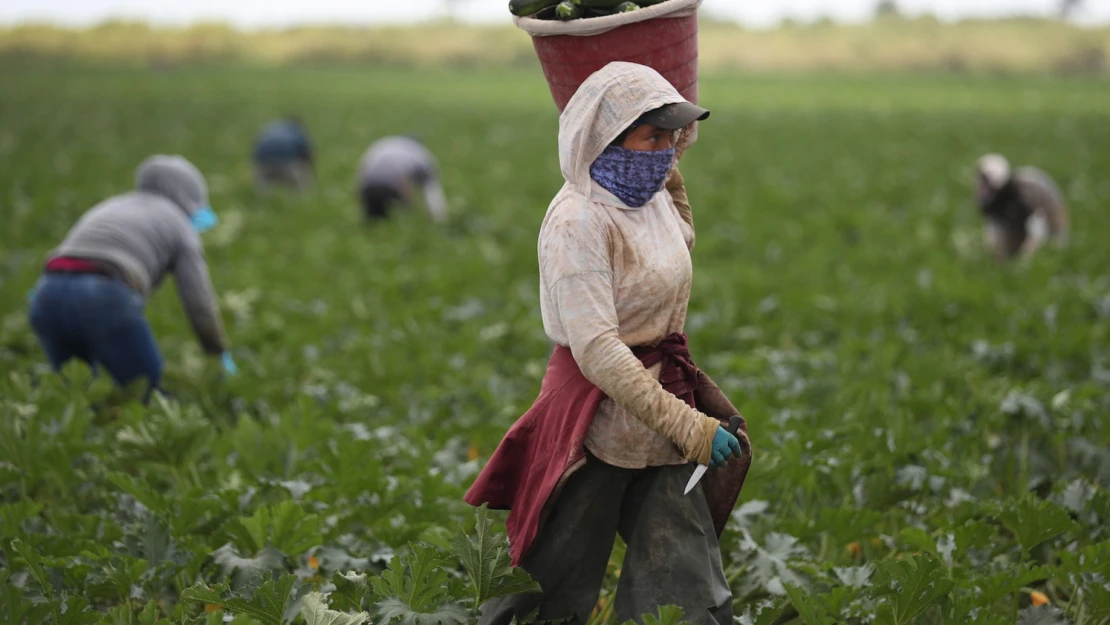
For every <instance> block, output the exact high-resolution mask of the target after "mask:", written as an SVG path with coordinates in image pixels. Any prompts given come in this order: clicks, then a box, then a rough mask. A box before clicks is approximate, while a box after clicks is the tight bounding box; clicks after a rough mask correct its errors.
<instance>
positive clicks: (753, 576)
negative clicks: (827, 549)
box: [733, 530, 806, 596]
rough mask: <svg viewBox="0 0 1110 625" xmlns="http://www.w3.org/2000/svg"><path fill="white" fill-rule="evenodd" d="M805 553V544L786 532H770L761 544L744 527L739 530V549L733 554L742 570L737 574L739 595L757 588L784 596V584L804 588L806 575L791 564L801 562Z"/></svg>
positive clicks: (746, 593)
mask: <svg viewBox="0 0 1110 625" xmlns="http://www.w3.org/2000/svg"><path fill="white" fill-rule="evenodd" d="M805 556H806V549H805V547H803V546H802V545H801V544H800V543H799V542H798V539H797V538H795V537H793V536H790V535H788V534H782V533H779V532H772V533H770V534H768V535H767V536H766V537H765V539H764V543H763V544H762V545H760V544H759V543H757V542H756V541H755V539H753V538H752V536H751V534H749V533H748V532H747V530H744V531H742V538H741V540H740V543H739V546H738V549H737V551H736V552H735V553H734V554H733V559H734V560H735V561H736V564H737V565H739V566H741V567H744V569H745V571H744V573H743V575H741V577H740V579H741V588H740V596H746V595H748V594H750V593H752V592H754V591H756V590H761V591H763V592H768V593H771V594H773V595H785V594H786V588H785V587H786V586H801V587H804V586H805V578H803V577H802V576H801V575H800V574H798V573H797V572H796V571H794V569H793V568H792V567H793V566H794V564H795V563H796V562H804V561H805Z"/></svg>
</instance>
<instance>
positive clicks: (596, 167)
mask: <svg viewBox="0 0 1110 625" xmlns="http://www.w3.org/2000/svg"><path fill="white" fill-rule="evenodd" d="M707 117H709V111H707V110H705V109H703V108H701V107H699V106H697V105H694V104H691V103H689V102H676V103H673V104H665V105H663V106H661V107H658V108H655V109H652V110H650V111H648V112H646V113H644V114H642V115H640V116H639V117H638V118H636V121H634V122H632V124H630V125H629V126H628V127H627V128H625V129H624V131H623V132H621V134H620V135H618V136H617V138H616V139H614V140H613V142H612V143H610V144H609V147H607V148H605V150H604V151H602V153H601V155H600V156H598V157H597V159H596V160H595V161H594V163H593V165H591V166H590V176H591V177H592V178H593V179H594V180H595V181H596V182H597V183H598V184H600V185H601V186H602V187H604V188H605V189H607V190H608V191H609V192H610V193H613V194H614V195H616V196H617V197H618V198H620V200H621V201H622V202H624V203H625V204H626V205H628V206H630V207H633V208H638V207H640V206H643V205H644V204H647V203H648V201H650V200H651V198H652V196H654V195H655V194H656V193H658V192H659V191H661V190H663V185H664V183H665V182H666V181H667V176H668V175H669V174H670V172H671V168H672V167H673V166H674V162H675V142H676V140H677V138H678V131H679V130H681V129H683V128H686V127H687V126H689V125H690V124H693V123H694V122H696V121H699V120H703V119H705V118H707Z"/></svg>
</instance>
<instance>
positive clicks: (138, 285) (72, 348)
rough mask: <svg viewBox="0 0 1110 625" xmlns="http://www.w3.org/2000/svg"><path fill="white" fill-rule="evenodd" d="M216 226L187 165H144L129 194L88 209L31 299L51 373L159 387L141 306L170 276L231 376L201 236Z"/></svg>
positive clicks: (160, 160)
mask: <svg viewBox="0 0 1110 625" xmlns="http://www.w3.org/2000/svg"><path fill="white" fill-rule="evenodd" d="M215 225H216V215H215V213H214V212H213V211H212V208H211V207H210V206H209V204H208V187H207V185H206V184H205V181H204V177H203V176H202V175H201V173H200V171H198V170H197V168H196V167H194V166H193V164H192V163H190V162H189V161H187V160H185V159H184V158H182V157H180V156H163V155H156V156H151V157H149V158H147V159H146V160H144V161H143V162H142V163H141V164H140V165H139V167H138V169H137V170H136V173H135V190H134V191H131V192H128V193H124V194H122V195H116V196H114V197H110V198H108V199H106V200H104V201H103V202H100V203H99V204H97V205H96V206H94V207H93V208H92V209H90V210H89V211H88V212H86V213H85V214H84V215H83V216H82V217H81V219H79V220H78V221H77V224H76V225H74V226H73V228H72V229H70V231H69V234H67V235H66V238H65V240H64V241H62V244H61V245H60V246H59V247H58V248H57V249H55V250H53V251H52V252H51V253H50V254H49V256H48V258H47V262H46V267H45V270H44V273H43V276H42V278H41V279H40V280H39V282H38V284H37V285H36V287H35V290H34V292H33V293H32V295H31V307H30V321H31V327H32V328H33V329H34V331H35V334H36V335H37V336H38V339H39V342H40V343H41V344H42V347H43V349H44V350H45V351H46V355H47V357H48V358H49V360H50V364H51V365H52V366H53V367H54V369H55V370H56V371H57V370H60V369H61V367H62V365H64V364H65V363H66V362H67V361H69V360H70V359H72V358H78V359H80V360H83V361H85V362H87V363H89V364H90V365H91V366H92V367H93V368H94V370H97V369H98V368H99V367H101V366H102V367H103V368H104V369H106V370H107V371H108V373H109V374H110V375H111V376H112V378H113V379H114V380H115V381H116V382H117V383H118V384H119V385H121V386H126V385H129V384H131V383H132V382H134V381H135V380H137V379H140V378H145V379H146V380H147V382H148V384H149V385H150V386H149V388H150V389H156V388H160V384H161V380H162V356H161V354H160V353H159V351H158V345H157V344H156V343H155V340H154V335H153V333H152V332H151V329H150V325H149V324H148V323H147V321H146V318H145V317H144V315H143V308H144V306H145V303H146V299H147V297H148V296H149V295H150V294H151V293H152V292H153V291H154V290H155V289H156V288H158V286H159V284H161V282H162V280H163V278H165V276H166V274H167V273H172V274H173V275H174V281H175V282H176V284H177V292H178V295H179V296H180V298H181V303H182V304H183V305H184V308H185V313H186V314H187V315H188V317H189V321H190V322H191V324H192V327H193V330H194V332H195V333H196V335H197V338H198V339H199V340H200V343H201V345H202V346H203V348H204V350H205V351H206V352H207V353H209V354H211V355H214V356H219V357H220V358H221V361H222V364H223V367H224V369H225V370H226V371H227V372H228V373H230V374H234V373H235V371H236V367H235V362H234V360H233V359H232V357H231V354H230V353H229V352H228V348H227V341H226V340H225V338H224V331H223V324H222V322H221V320H220V312H219V308H218V307H217V303H216V294H215V293H214V292H213V289H212V283H211V281H210V280H209V277H208V267H207V264H206V263H205V259H204V247H203V244H202V243H201V239H200V233H201V232H203V231H205V230H208V229H210V228H212V227H213V226H215ZM148 397H149V390H148Z"/></svg>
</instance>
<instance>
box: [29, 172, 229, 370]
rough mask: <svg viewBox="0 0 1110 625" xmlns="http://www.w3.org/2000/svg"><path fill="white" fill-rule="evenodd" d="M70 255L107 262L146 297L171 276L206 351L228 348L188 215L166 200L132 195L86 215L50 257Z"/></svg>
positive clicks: (111, 200)
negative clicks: (168, 274)
mask: <svg viewBox="0 0 1110 625" xmlns="http://www.w3.org/2000/svg"><path fill="white" fill-rule="evenodd" d="M58 256H69V257H75V258H83V259H88V260H96V261H101V262H105V263H109V264H111V265H112V266H113V267H115V268H116V269H118V270H119V271H120V272H121V273H122V274H123V276H124V279H125V280H126V282H127V283H128V284H129V285H131V286H132V287H133V288H135V289H137V290H139V292H140V293H141V294H142V295H143V297H144V298H145V297H148V296H149V295H150V294H151V293H152V292H153V291H154V290H155V289H156V288H158V286H159V285H160V284H161V282H162V280H163V279H164V278H165V276H166V274H167V273H172V274H174V281H175V282H176V283H177V292H178V295H179V297H180V298H181V303H182V305H183V307H184V308H185V313H186V315H187V316H188V318H189V322H190V324H191V325H192V327H193V331H194V332H195V333H196V335H197V339H198V340H199V341H200V344H201V346H202V347H203V348H204V350H205V351H206V352H208V353H210V354H218V353H221V352H223V351H226V349H227V342H226V339H225V338H224V330H223V324H222V322H221V320H220V313H219V307H218V304H217V300H216V295H215V291H214V289H213V287H212V282H211V280H210V278H209V276H208V266H207V263H206V262H205V258H204V246H203V244H202V243H201V239H200V235H199V234H197V232H196V230H195V229H194V228H193V226H192V224H191V223H190V222H189V217H188V216H187V215H186V213H185V212H184V211H183V210H182V209H181V208H180V207H178V206H177V205H175V204H174V203H173V202H172V201H170V200H169V199H166V198H164V197H162V196H159V195H155V194H153V193H146V192H142V191H133V192H130V193H125V194H122V195H117V196H115V197H111V198H108V199H107V200H105V201H103V202H101V203H100V204H98V205H96V206H94V207H93V208H92V209H90V210H89V211H88V212H87V213H85V214H84V215H83V216H82V217H81V219H80V220H78V222H77V223H76V224H75V225H74V226H73V228H72V229H71V230H70V231H69V234H68V235H66V238H65V240H64V241H62V244H61V245H60V246H58V247H57V248H56V249H55V250H53V251H52V252H51V253H50V256H49V257H50V258H55V257H58Z"/></svg>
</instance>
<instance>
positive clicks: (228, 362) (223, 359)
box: [220, 352, 239, 375]
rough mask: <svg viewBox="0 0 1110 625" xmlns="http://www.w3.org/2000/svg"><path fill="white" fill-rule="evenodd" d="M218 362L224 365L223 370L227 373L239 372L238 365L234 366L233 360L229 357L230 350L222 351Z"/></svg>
mask: <svg viewBox="0 0 1110 625" xmlns="http://www.w3.org/2000/svg"><path fill="white" fill-rule="evenodd" d="M220 364H222V365H223V366H224V371H226V372H227V374H228V375H235V374H236V373H239V367H237V366H235V360H234V359H233V358H232V357H231V352H224V353H223V354H221V355H220Z"/></svg>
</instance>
